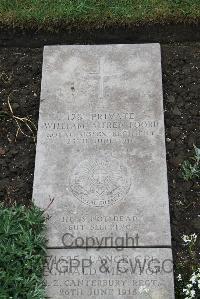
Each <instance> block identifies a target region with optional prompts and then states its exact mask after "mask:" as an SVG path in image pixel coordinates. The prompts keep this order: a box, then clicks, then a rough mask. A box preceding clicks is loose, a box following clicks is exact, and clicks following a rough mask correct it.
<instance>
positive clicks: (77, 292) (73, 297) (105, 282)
mask: <svg viewBox="0 0 200 299" xmlns="http://www.w3.org/2000/svg"><path fill="white" fill-rule="evenodd" d="M172 272H173V265H172V256H171V250H170V249H163V248H162V249H158V248H156V249H155V248H154V249H151V248H146V249H144V248H143V249H135V248H134V249H133V248H129V249H127V248H126V249H123V251H117V250H116V249H114V248H112V249H111V248H107V249H103V248H101V249H100V250H99V251H98V250H96V249H94V248H93V249H88V250H86V249H56V250H55V249H51V250H49V253H48V258H47V263H46V267H45V280H46V290H47V296H48V298H52V299H55V298H56V299H63V298H70V299H79V298H82V299H86V298H92V299H100V298H101V299H147V298H152V299H174V294H173V275H172Z"/></svg>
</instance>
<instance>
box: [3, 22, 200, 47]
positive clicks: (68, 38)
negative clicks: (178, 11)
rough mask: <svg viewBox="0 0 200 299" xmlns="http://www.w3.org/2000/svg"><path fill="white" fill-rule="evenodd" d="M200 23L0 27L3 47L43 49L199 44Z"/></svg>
mask: <svg viewBox="0 0 200 299" xmlns="http://www.w3.org/2000/svg"><path fill="white" fill-rule="evenodd" d="M199 25H200V24H198V23H197V24H187V23H186V24H170V23H169V24H148V25H140V26H127V25H124V26H116V25H115V26H113V27H112V26H109V27H108V28H105V29H95V30H94V29H91V28H90V29H87V28H83V29H82V30H81V29H79V30H70V29H68V30H66V29H62V26H61V24H60V25H59V24H58V26H57V28H54V31H52V32H51V31H44V30H42V29H40V30H35V29H33V30H30V29H28V30H26V29H25V28H24V29H20V28H17V27H15V28H11V27H5V26H4V27H0V32H1V34H0V46H1V47H31V48H33V47H43V46H44V45H53V44H77V43H78V44H81V43H82V44H85V43H87V44H88V43H91V44H112V43H115V44H118V43H119V44H120V43H123V44H129V43H130V44H131V43H163V44H166V43H173V42H192V41H194V42H197V41H198V42H200V30H199Z"/></svg>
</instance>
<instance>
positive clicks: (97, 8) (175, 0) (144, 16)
mask: <svg viewBox="0 0 200 299" xmlns="http://www.w3.org/2000/svg"><path fill="white" fill-rule="evenodd" d="M199 20H200V1H199V0H142V1H141V0H118V1H117V0H57V1H52V0H0V23H1V24H2V25H9V26H20V27H26V28H28V27H29V28H31V27H34V28H47V29H53V28H60V27H63V28H65V29H70V28H71V27H73V28H82V26H84V28H87V27H88V28H90V29H91V28H104V27H106V26H110V25H111V26H112V25H126V26H128V25H138V24H143V23H145V24H146V23H168V22H175V23H178V22H198V21H199Z"/></svg>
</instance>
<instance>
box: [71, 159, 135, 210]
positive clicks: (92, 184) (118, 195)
mask: <svg viewBox="0 0 200 299" xmlns="http://www.w3.org/2000/svg"><path fill="white" fill-rule="evenodd" d="M130 186H131V176H130V173H129V169H128V166H126V165H125V164H124V163H122V162H121V161H118V160H117V159H116V158H112V157H111V158H106V157H101V158H96V157H93V158H90V159H86V160H84V161H82V162H81V163H79V164H78V165H77V166H76V167H75V169H74V170H73V172H72V176H71V178H70V189H71V192H72V193H73V195H74V196H75V197H76V198H77V199H78V200H80V201H81V202H82V203H84V204H87V205H90V206H94V207H104V206H110V205H113V204H115V203H117V202H119V201H121V200H123V199H124V198H125V197H126V195H127V193H128V192H129V189H130Z"/></svg>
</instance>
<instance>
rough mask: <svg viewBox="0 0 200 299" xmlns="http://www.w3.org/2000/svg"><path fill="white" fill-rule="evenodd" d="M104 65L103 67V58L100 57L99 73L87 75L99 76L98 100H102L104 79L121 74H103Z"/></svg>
mask: <svg viewBox="0 0 200 299" xmlns="http://www.w3.org/2000/svg"><path fill="white" fill-rule="evenodd" d="M104 65H105V58H104V57H101V58H100V61H99V71H98V72H90V73H89V75H96V76H99V98H100V99H103V98H104V83H105V82H104V81H105V78H107V77H112V76H119V75H121V73H105V69H104Z"/></svg>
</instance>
